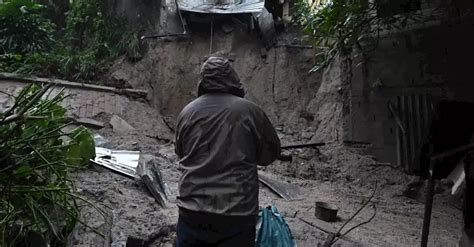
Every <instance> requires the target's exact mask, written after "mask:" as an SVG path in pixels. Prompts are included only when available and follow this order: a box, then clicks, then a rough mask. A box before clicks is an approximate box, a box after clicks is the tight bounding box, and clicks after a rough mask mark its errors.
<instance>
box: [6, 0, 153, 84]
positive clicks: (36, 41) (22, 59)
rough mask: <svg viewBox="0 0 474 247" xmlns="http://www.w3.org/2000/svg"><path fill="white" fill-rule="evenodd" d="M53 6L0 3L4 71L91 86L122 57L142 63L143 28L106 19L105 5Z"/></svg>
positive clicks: (92, 0)
mask: <svg viewBox="0 0 474 247" xmlns="http://www.w3.org/2000/svg"><path fill="white" fill-rule="evenodd" d="M49 2H50V4H49V5H47V6H45V5H41V4H38V3H35V1H32V0H7V1H5V2H4V3H0V70H1V71H4V72H15V73H22V74H36V75H42V76H52V77H59V78H64V79H71V80H85V81H88V80H92V79H95V78H97V76H98V75H100V73H102V72H103V71H102V70H103V68H106V67H107V64H108V63H110V62H111V61H112V60H113V59H116V58H117V57H119V56H121V55H126V56H127V57H128V58H129V59H131V60H133V61H136V60H139V59H140V58H141V57H142V55H143V54H142V53H143V51H142V49H141V46H140V41H139V32H140V31H142V30H143V27H144V25H132V24H130V23H128V22H127V21H125V20H124V19H122V18H117V17H109V16H106V11H105V10H106V7H105V0H99V1H97V0H74V1H70V2H69V1H66V4H65V3H64V1H49ZM55 2H56V4H57V6H56V5H55V4H54V3H55ZM64 5H67V7H64ZM65 10H67V12H65V13H64V12H61V11H65ZM61 17H64V20H62V18H61Z"/></svg>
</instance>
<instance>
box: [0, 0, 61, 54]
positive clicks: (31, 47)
mask: <svg viewBox="0 0 474 247" xmlns="http://www.w3.org/2000/svg"><path fill="white" fill-rule="evenodd" d="M43 10H44V6H43V5H40V4H37V3H34V2H32V1H31V0H9V1H6V2H4V3H0V52H1V53H20V54H26V53H31V52H38V51H46V50H48V49H49V48H50V47H51V45H52V43H53V41H54V39H53V33H54V25H53V23H52V22H51V21H50V20H49V19H47V18H45V17H43V15H42V11H43Z"/></svg>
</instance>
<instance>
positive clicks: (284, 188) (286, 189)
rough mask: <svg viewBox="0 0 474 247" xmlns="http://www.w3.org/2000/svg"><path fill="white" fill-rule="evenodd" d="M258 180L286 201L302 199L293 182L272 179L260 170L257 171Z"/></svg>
mask: <svg viewBox="0 0 474 247" xmlns="http://www.w3.org/2000/svg"><path fill="white" fill-rule="evenodd" d="M258 180H259V181H260V182H261V183H262V184H264V185H265V186H267V187H268V188H269V189H270V190H272V191H273V192H275V193H276V194H277V195H279V196H281V197H282V198H283V199H285V200H287V201H296V200H301V199H303V197H302V195H301V191H300V188H299V187H298V186H296V185H294V184H289V183H285V182H281V181H277V180H274V179H272V178H270V177H269V176H268V175H266V174H265V173H264V172H262V171H259V172H258Z"/></svg>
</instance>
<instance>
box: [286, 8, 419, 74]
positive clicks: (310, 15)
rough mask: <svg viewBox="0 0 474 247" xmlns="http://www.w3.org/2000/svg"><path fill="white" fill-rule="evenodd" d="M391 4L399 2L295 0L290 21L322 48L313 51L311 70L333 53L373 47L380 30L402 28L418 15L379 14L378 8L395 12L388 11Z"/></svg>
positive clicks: (323, 64)
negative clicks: (318, 1) (315, 1)
mask: <svg viewBox="0 0 474 247" xmlns="http://www.w3.org/2000/svg"><path fill="white" fill-rule="evenodd" d="M404 1H406V0H404ZM390 2H392V1H388V3H390ZM393 6H399V5H393V4H391V5H387V1H385V0H384V1H381V0H379V1H375V2H371V1H366V0H333V1H330V3H328V4H325V5H318V6H313V5H310V4H309V3H308V1H306V0H298V2H297V4H296V5H295V13H294V18H293V20H294V22H295V23H296V24H297V25H298V26H300V27H301V28H302V30H303V31H304V32H305V33H307V34H309V35H310V36H311V38H312V42H313V43H314V44H316V45H317V46H318V47H319V48H320V49H321V50H322V51H321V52H319V53H318V54H316V58H317V61H318V64H317V65H316V66H315V67H313V68H312V70H311V71H317V70H319V69H321V68H324V67H325V66H327V65H328V64H329V63H330V62H331V61H332V60H333V58H334V57H336V56H341V57H346V58H348V57H349V56H350V55H352V54H353V53H354V52H364V50H367V49H373V47H376V46H377V44H378V39H379V37H380V32H382V31H386V30H390V29H394V28H402V27H403V26H404V25H406V24H407V22H408V20H409V19H416V18H417V16H416V15H415V14H413V13H412V12H406V13H403V14H399V15H393V14H385V15H379V14H378V11H379V10H380V9H383V11H384V13H386V12H388V13H397V11H398V10H394V11H393V12H389V11H390V10H391V8H393Z"/></svg>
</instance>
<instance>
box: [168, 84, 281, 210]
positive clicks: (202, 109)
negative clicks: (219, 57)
mask: <svg viewBox="0 0 474 247" xmlns="http://www.w3.org/2000/svg"><path fill="white" fill-rule="evenodd" d="M177 132H178V133H177V143H176V153H177V154H178V156H179V157H180V158H181V160H180V167H181V168H182V169H183V175H182V177H181V180H180V191H179V197H178V206H179V207H182V208H185V209H188V210H193V211H199V212H209V213H215V214H221V215H233V216H245V215H256V214H257V213H258V177H257V165H267V164H268V163H270V162H272V161H273V160H274V159H275V158H276V155H278V152H279V145H280V143H279V140H278V137H276V134H275V132H274V130H273V127H272V126H271V124H270V122H269V121H268V118H267V116H266V115H265V113H264V112H263V111H262V110H261V109H260V108H259V107H258V106H256V105H255V104H253V103H251V102H249V101H247V100H245V99H243V98H240V97H237V96H234V95H231V94H222V93H213V94H206V95H203V96H201V97H199V98H198V99H196V100H194V101H193V102H191V103H190V104H189V105H188V106H186V107H185V108H184V109H183V111H182V112H181V114H180V116H179V117H178V124H177ZM268 150H271V152H269V151H268Z"/></svg>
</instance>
